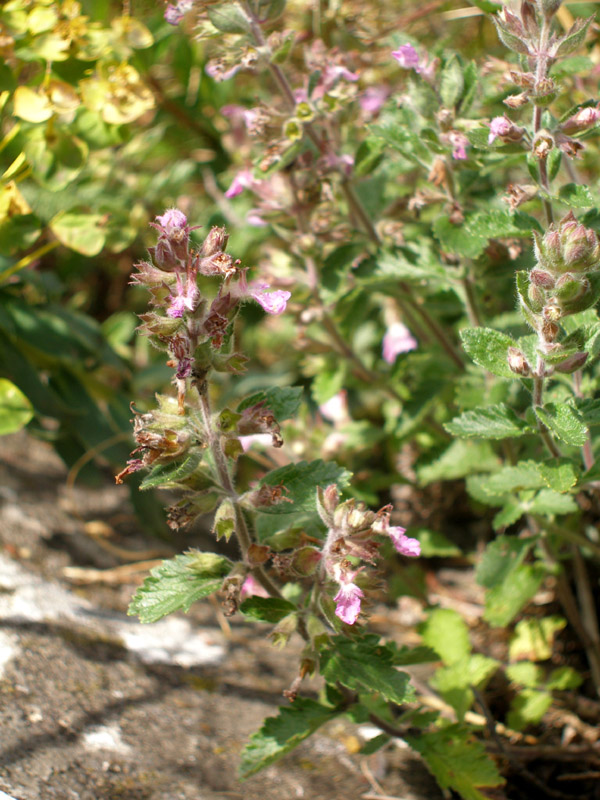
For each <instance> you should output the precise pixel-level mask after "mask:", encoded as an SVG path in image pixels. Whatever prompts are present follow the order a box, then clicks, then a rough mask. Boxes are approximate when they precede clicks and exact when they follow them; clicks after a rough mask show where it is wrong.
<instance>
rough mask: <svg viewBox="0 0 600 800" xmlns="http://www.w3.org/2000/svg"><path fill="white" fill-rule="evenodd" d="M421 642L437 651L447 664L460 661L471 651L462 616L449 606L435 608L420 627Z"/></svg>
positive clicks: (467, 632)
mask: <svg viewBox="0 0 600 800" xmlns="http://www.w3.org/2000/svg"><path fill="white" fill-rule="evenodd" d="M420 633H421V636H422V637H423V642H424V643H425V644H426V645H427V646H428V647H431V649H432V650H435V652H436V653H439V656H440V658H441V659H442V661H443V662H444V664H446V665H447V666H449V665H451V664H456V663H458V662H459V661H462V660H463V659H464V658H466V657H467V656H468V655H469V654H470V653H471V642H470V641H469V629H468V628H467V625H466V623H465V622H464V620H463V619H462V617H461V616H460V615H459V614H457V612H456V611H453V610H452V609H450V608H436V609H435V610H434V611H432V612H431V614H430V615H429V617H428V619H427V621H426V622H425V623H423V625H422V628H421V631H420Z"/></svg>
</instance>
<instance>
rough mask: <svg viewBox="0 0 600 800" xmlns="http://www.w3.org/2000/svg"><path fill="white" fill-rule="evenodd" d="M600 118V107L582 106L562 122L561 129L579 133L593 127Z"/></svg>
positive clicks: (566, 131) (564, 131) (565, 131)
mask: <svg viewBox="0 0 600 800" xmlns="http://www.w3.org/2000/svg"><path fill="white" fill-rule="evenodd" d="M599 120H600V108H598V106H587V107H586V108H580V109H579V111H577V112H576V113H575V114H573V116H572V117H569V119H568V120H566V121H565V122H563V123H562V125H561V126H560V129H561V130H562V131H563V133H579V132H580V131H585V130H587V129H588V128H591V127H592V126H593V125H595V124H596V123H597V122H598V121H599Z"/></svg>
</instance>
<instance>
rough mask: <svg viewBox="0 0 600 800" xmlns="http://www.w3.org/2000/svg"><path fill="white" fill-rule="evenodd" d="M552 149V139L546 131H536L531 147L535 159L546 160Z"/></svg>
mask: <svg viewBox="0 0 600 800" xmlns="http://www.w3.org/2000/svg"><path fill="white" fill-rule="evenodd" d="M553 148H554V138H553V137H552V134H551V133H549V132H548V131H545V130H541V131H538V132H537V133H536V135H535V137H534V139H533V143H532V145H531V152H532V153H533V155H534V156H535V157H536V158H540V159H541V158H548V156H549V155H550V151H551V150H552V149H553Z"/></svg>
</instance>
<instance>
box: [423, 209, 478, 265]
mask: <svg viewBox="0 0 600 800" xmlns="http://www.w3.org/2000/svg"><path fill="white" fill-rule="evenodd" d="M432 230H433V235H434V236H435V237H436V239H438V240H439V242H440V244H441V246H442V250H444V251H446V252H448V253H456V254H457V255H459V256H463V257H464V258H477V257H478V256H479V255H481V253H483V251H484V249H485V246H486V244H487V237H486V236H479V234H477V233H474V232H473V231H471V230H468V229H467V225H464V224H461V225H455V224H454V223H452V222H451V221H450V219H449V217H447V216H444V215H441V216H439V217H438V218H437V219H436V221H435V222H434V223H433V228H432Z"/></svg>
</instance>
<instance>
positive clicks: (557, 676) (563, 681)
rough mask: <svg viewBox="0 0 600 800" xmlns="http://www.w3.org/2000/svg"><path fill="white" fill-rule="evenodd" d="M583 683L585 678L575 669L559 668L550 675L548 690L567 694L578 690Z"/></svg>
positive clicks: (547, 684)
mask: <svg viewBox="0 0 600 800" xmlns="http://www.w3.org/2000/svg"><path fill="white" fill-rule="evenodd" d="M582 683H583V678H582V677H581V675H580V674H579V673H578V672H577V670H575V669H573V667H558V668H557V669H554V670H552V672H551V673H550V677H549V678H548V681H547V683H546V688H547V689H551V690H552V691H555V692H566V691H568V690H569V689H577V688H578V687H579V686H581V684H582Z"/></svg>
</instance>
